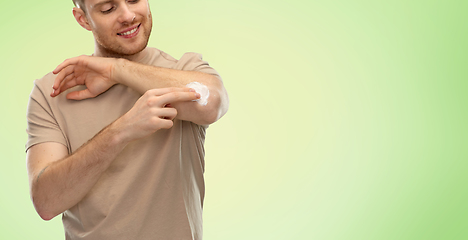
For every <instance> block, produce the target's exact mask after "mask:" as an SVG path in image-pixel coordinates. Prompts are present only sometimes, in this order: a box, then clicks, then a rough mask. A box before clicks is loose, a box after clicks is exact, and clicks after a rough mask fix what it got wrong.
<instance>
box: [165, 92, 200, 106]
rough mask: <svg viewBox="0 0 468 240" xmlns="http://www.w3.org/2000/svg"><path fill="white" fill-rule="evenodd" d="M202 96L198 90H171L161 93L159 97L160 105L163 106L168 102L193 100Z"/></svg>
mask: <svg viewBox="0 0 468 240" xmlns="http://www.w3.org/2000/svg"><path fill="white" fill-rule="evenodd" d="M199 98H200V94H199V93H197V92H170V93H166V94H164V95H161V96H160V97H159V99H158V102H159V106H161V107H163V106H164V105H166V104H168V103H175V102H185V101H193V100H196V99H199Z"/></svg>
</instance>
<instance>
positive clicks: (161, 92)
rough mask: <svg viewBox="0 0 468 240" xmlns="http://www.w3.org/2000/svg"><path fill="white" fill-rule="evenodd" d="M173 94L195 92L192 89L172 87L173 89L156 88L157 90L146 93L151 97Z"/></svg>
mask: <svg viewBox="0 0 468 240" xmlns="http://www.w3.org/2000/svg"><path fill="white" fill-rule="evenodd" d="M171 92H195V90H193V89H191V88H176V87H171V88H155V89H151V90H148V91H147V92H146V93H147V94H149V95H151V96H161V95H164V94H167V93H171Z"/></svg>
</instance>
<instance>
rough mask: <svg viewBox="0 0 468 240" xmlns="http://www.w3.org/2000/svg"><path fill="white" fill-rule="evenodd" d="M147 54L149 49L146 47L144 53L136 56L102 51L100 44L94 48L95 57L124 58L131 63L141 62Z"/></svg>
mask: <svg viewBox="0 0 468 240" xmlns="http://www.w3.org/2000/svg"><path fill="white" fill-rule="evenodd" d="M147 54H148V48H147V47H145V48H144V49H143V50H142V51H140V52H137V53H135V54H131V55H125V54H119V53H116V52H111V51H107V50H106V49H102V48H100V47H98V44H96V46H95V47H94V54H93V55H94V56H96V57H109V58H124V59H127V60H129V61H133V62H139V61H140V60H142V59H143V58H144V57H145V56H146V55H147Z"/></svg>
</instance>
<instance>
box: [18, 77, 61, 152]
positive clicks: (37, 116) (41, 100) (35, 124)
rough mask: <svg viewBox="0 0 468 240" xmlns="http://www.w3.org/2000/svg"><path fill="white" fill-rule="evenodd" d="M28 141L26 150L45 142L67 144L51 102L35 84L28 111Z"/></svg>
mask: <svg viewBox="0 0 468 240" xmlns="http://www.w3.org/2000/svg"><path fill="white" fill-rule="evenodd" d="M26 118H27V129H26V132H27V134H28V141H27V142H26V151H27V150H28V149H29V148H30V147H32V146H34V145H36V144H38V143H43V142H57V143H61V144H63V145H65V146H67V142H66V139H65V137H64V135H63V132H62V131H61V129H60V127H59V125H58V123H57V121H56V119H55V117H54V114H53V111H52V109H51V106H50V103H49V102H47V100H46V97H45V96H44V94H43V92H42V91H41V90H40V88H39V87H38V86H37V85H36V84H35V85H34V87H33V90H32V92H31V95H30V97H29V102H28V108H27V112H26Z"/></svg>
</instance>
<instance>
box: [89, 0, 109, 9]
mask: <svg viewBox="0 0 468 240" xmlns="http://www.w3.org/2000/svg"><path fill="white" fill-rule="evenodd" d="M112 2H113V0H107V1H102V2H98V3H96V4H94V5H91V8H93V9H94V8H96V7H99V6H102V5H104V4H106V3H112Z"/></svg>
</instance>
